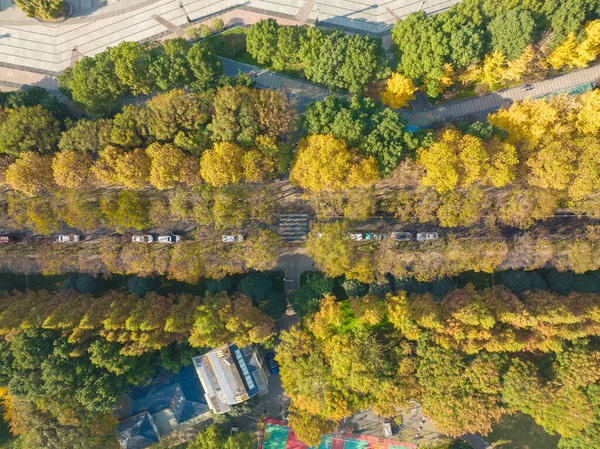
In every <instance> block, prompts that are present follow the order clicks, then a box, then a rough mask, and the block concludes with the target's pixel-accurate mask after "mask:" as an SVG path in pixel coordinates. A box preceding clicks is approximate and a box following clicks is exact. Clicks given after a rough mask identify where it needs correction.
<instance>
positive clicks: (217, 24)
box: [210, 18, 225, 32]
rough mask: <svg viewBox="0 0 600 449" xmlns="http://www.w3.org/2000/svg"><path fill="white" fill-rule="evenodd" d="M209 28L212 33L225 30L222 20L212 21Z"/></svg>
mask: <svg viewBox="0 0 600 449" xmlns="http://www.w3.org/2000/svg"><path fill="white" fill-rule="evenodd" d="M210 28H211V30H213V32H216V31H222V30H223V29H225V22H223V19H218V18H215V19H212V20H211V22H210Z"/></svg>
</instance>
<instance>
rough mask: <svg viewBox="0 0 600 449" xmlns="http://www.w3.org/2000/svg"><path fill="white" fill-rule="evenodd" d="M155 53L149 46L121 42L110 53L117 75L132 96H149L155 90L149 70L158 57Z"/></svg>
mask: <svg viewBox="0 0 600 449" xmlns="http://www.w3.org/2000/svg"><path fill="white" fill-rule="evenodd" d="M154 53H155V50H152V49H150V47H149V45H148V44H138V43H137V42H131V41H125V42H121V43H120V44H119V45H117V46H116V47H114V48H113V49H112V51H111V52H110V57H111V59H112V61H113V63H114V66H115V75H116V76H117V77H118V78H119V81H120V82H121V84H122V85H123V86H127V88H128V89H129V91H130V92H131V94H132V95H147V94H149V93H150V92H152V90H153V89H154V80H153V79H152V76H151V74H150V72H149V70H148V69H149V67H150V64H151V61H152V59H153V58H154V57H156V55H155V54H154Z"/></svg>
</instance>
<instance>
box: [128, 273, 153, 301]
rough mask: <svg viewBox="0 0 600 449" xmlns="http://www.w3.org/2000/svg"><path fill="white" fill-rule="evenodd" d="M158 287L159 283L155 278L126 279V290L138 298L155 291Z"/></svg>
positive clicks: (134, 277)
mask: <svg viewBox="0 0 600 449" xmlns="http://www.w3.org/2000/svg"><path fill="white" fill-rule="evenodd" d="M158 287H160V281H159V280H158V279H156V278H142V277H139V276H131V277H130V278H129V279H127V290H129V291H130V292H131V293H135V294H136V295H138V296H139V297H140V298H141V297H142V296H144V295H145V294H146V293H148V292H153V291H156V290H157V289H158Z"/></svg>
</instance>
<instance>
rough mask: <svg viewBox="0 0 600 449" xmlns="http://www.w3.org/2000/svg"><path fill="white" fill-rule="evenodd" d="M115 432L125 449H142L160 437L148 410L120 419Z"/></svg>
mask: <svg viewBox="0 0 600 449" xmlns="http://www.w3.org/2000/svg"><path fill="white" fill-rule="evenodd" d="M115 433H116V435H117V439H118V440H119V443H120V444H121V447H122V448H123V449H142V448H144V447H147V446H150V445H151V444H154V443H156V442H158V438H159V437H158V432H157V431H156V428H155V426H154V423H153V422H152V417H151V416H150V414H149V413H148V412H143V413H140V414H138V415H135V416H132V417H130V418H127V419H124V420H123V421H120V422H119V425H118V426H117V428H116V429H115Z"/></svg>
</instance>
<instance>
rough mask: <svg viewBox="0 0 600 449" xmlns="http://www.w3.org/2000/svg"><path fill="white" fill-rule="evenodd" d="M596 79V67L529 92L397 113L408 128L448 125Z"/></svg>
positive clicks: (598, 71)
mask: <svg viewBox="0 0 600 449" xmlns="http://www.w3.org/2000/svg"><path fill="white" fill-rule="evenodd" d="M599 77H600V64H598V65H595V66H592V67H588V68H586V69H581V70H576V71H574V72H569V73H565V74H564V75H559V76H556V77H554V78H551V79H547V80H544V81H540V82H537V83H534V84H533V89H531V90H528V91H524V90H523V89H522V88H521V87H520V86H519V87H513V88H511V89H505V90H500V91H497V92H492V93H489V94H487V95H483V96H481V97H474V98H468V99H465V100H461V101H456V102H453V103H448V104H445V105H443V106H437V107H434V108H432V109H431V110H430V111H421V112H410V111H405V110H402V111H401V112H400V113H401V115H402V116H403V117H404V118H405V119H406V120H407V121H408V122H409V123H410V124H411V125H415V126H419V127H426V126H429V125H431V124H432V123H436V122H439V123H443V122H448V121H451V120H456V119H458V118H461V117H466V116H469V115H485V114H487V113H489V112H493V111H495V110H497V109H500V108H501V107H502V106H504V105H507V104H510V103H513V102H515V101H519V100H523V99H525V98H527V97H533V98H536V97H543V96H545V95H548V94H553V93H557V92H561V91H567V90H570V89H572V88H574V87H577V86H581V85H583V84H586V83H591V82H592V81H594V80H596V79H598V78H599Z"/></svg>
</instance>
